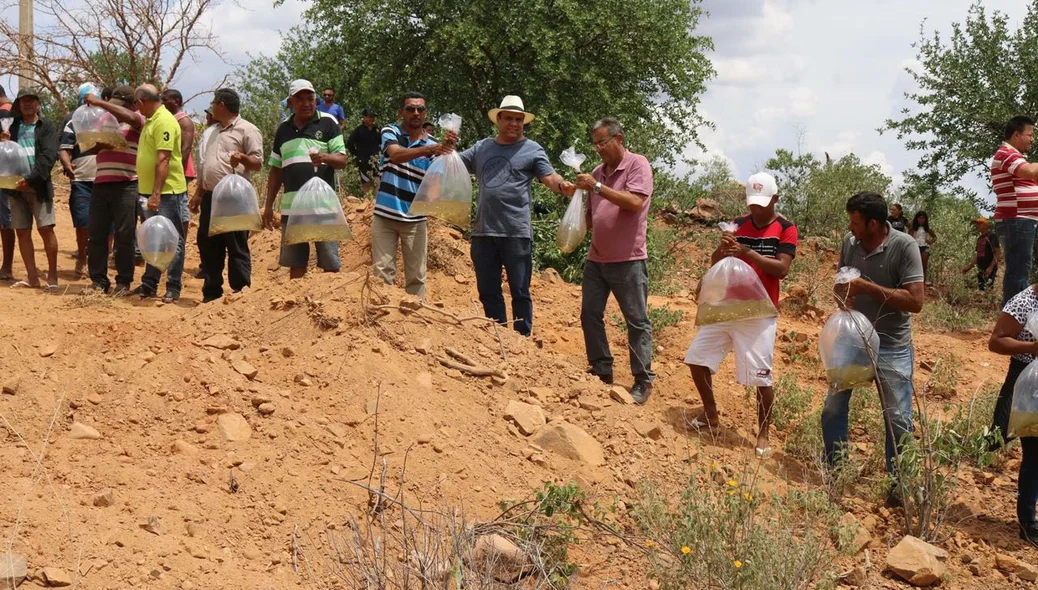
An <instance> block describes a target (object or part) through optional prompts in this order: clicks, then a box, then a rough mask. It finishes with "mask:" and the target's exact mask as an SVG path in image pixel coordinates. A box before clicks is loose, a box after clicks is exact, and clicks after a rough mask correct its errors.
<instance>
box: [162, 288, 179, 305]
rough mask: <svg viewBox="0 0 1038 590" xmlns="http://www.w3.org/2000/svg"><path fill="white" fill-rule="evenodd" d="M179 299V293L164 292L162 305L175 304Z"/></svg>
mask: <svg viewBox="0 0 1038 590" xmlns="http://www.w3.org/2000/svg"><path fill="white" fill-rule="evenodd" d="M178 299H180V291H166V294H165V295H163V296H162V302H163V303H176V302H177V300H178Z"/></svg>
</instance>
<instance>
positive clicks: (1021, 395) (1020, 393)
mask: <svg viewBox="0 0 1038 590" xmlns="http://www.w3.org/2000/svg"><path fill="white" fill-rule="evenodd" d="M1024 329H1025V330H1027V331H1028V332H1030V333H1031V335H1038V312H1036V313H1032V314H1031V316H1030V317H1029V318H1027V323H1026V324H1025V325H1024ZM1036 337H1038V336H1036ZM1009 436H1038V360H1036V361H1031V364H1029V365H1027V368H1026V369H1024V370H1023V372H1022V373H1020V377H1019V378H1017V380H1016V385H1015V386H1014V387H1013V407H1012V409H1011V410H1010V412H1009ZM1007 438H1008V437H1007Z"/></svg>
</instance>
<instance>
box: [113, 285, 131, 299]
mask: <svg viewBox="0 0 1038 590" xmlns="http://www.w3.org/2000/svg"><path fill="white" fill-rule="evenodd" d="M129 294H130V286H129V285H116V286H115V291H113V292H112V297H126V296H127V295H129Z"/></svg>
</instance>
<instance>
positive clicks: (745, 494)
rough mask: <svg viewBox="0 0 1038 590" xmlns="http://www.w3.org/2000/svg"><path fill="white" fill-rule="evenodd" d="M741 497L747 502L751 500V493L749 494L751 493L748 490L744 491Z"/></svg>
mask: <svg viewBox="0 0 1038 590" xmlns="http://www.w3.org/2000/svg"><path fill="white" fill-rule="evenodd" d="M742 497H743V498H746V501H747V502H749V501H751V500H753V494H751V493H749V492H745V493H744V494H743V495H742Z"/></svg>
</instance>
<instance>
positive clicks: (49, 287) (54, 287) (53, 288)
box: [43, 283, 60, 293]
mask: <svg viewBox="0 0 1038 590" xmlns="http://www.w3.org/2000/svg"><path fill="white" fill-rule="evenodd" d="M59 288H60V287H58V286H57V285H52V284H50V283H47V286H45V287H44V288H43V290H44V291H45V292H47V293H57V292H58V289H59Z"/></svg>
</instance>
